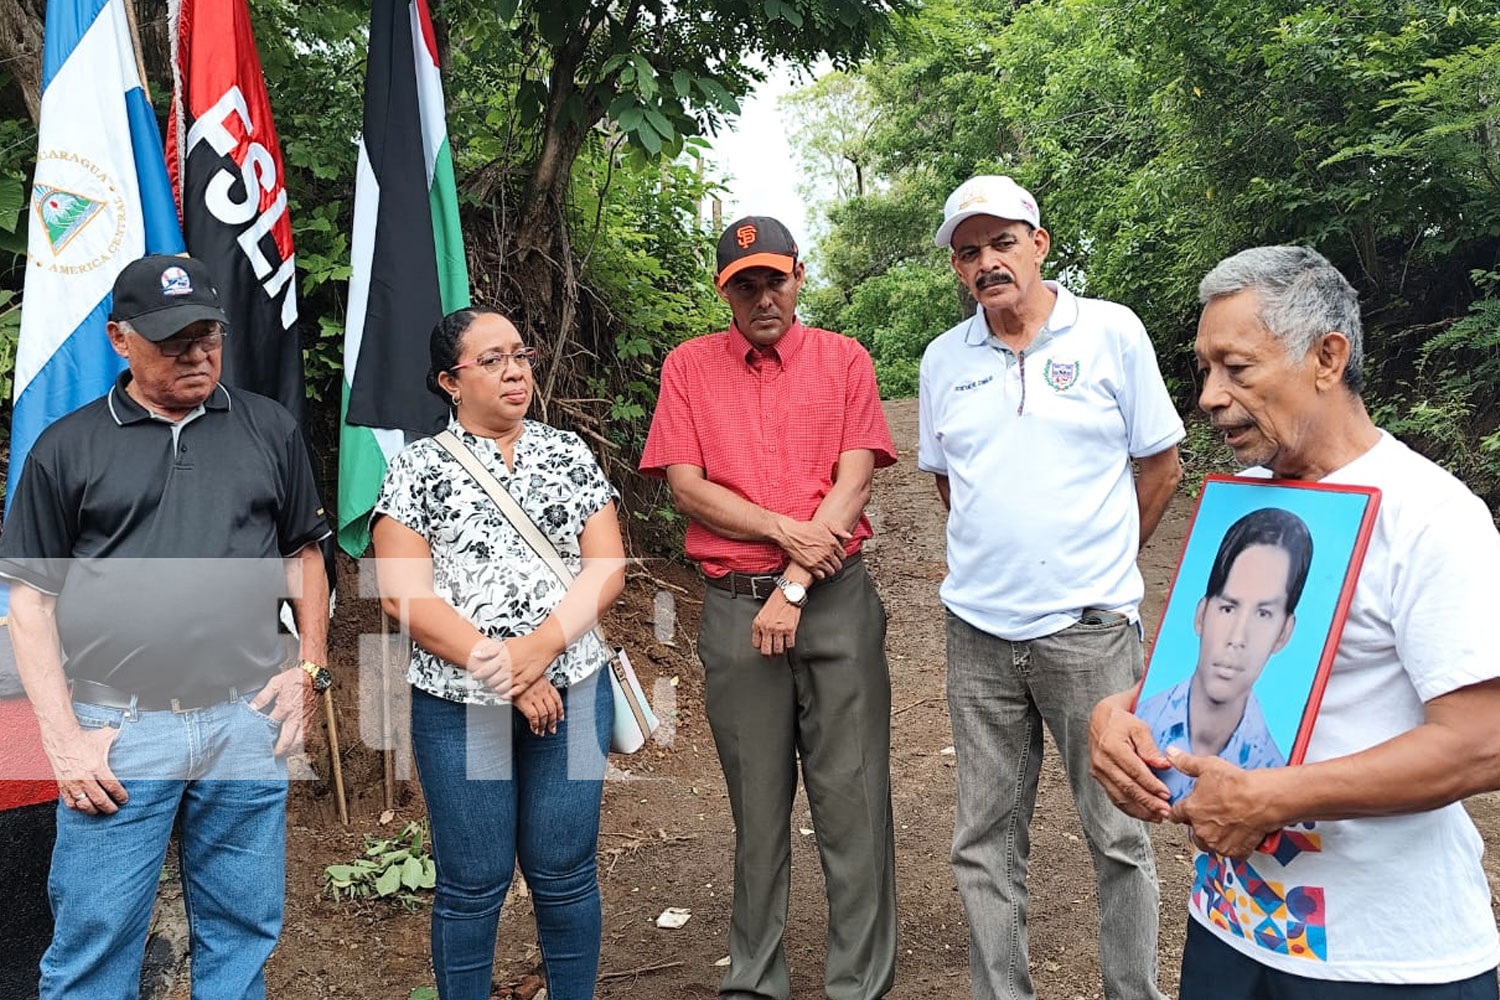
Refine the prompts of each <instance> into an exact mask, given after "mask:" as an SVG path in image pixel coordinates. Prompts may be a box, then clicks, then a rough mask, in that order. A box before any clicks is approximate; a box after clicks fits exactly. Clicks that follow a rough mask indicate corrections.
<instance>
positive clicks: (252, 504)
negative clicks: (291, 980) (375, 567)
mask: <svg viewBox="0 0 1500 1000" xmlns="http://www.w3.org/2000/svg"><path fill="white" fill-rule="evenodd" d="M225 326H226V318H225V316H224V313H223V311H222V309H221V308H220V305H219V299H218V294H217V292H216V291H215V289H214V285H213V281H212V279H211V277H210V275H209V273H208V270H207V268H206V267H205V266H204V265H203V264H202V263H200V262H199V261H196V260H193V259H191V258H187V257H169V256H153V257H147V258H145V259H143V260H139V261H135V262H134V263H132V264H130V265H129V266H127V267H126V268H125V269H124V270H123V271H122V272H121V273H120V276H119V278H118V279H117V280H116V282H115V287H114V298H113V309H112V311H111V313H110V321H109V324H108V332H109V341H110V345H111V346H112V347H113V348H114V350H115V351H116V353H118V354H119V355H120V356H121V357H123V358H124V359H125V360H126V363H127V365H128V370H127V371H125V372H123V373H122V374H121V375H120V378H119V380H118V381H117V382H116V383H115V385H114V387H113V388H111V389H110V391H109V393H108V394H106V395H105V396H103V397H102V398H100V399H98V400H96V401H94V402H93V403H90V404H88V405H86V406H84V407H81V408H80V409H78V410H76V411H74V412H73V413H71V414H69V415H68V416H66V417H64V418H62V419H61V420H59V421H57V422H56V423H55V424H53V425H52V426H51V427H49V428H48V429H47V430H46V431H45V432H43V434H42V435H41V436H40V437H39V438H38V439H37V442H36V444H35V445H34V446H33V448H32V450H31V453H30V455H29V456H28V457H27V461H26V465H25V467H24V469H23V471H22V474H21V479H20V483H19V486H18V488H17V492H16V496H15V498H14V501H13V504H12V507H11V511H10V516H9V518H8V520H7V521H6V523H5V531H4V534H3V537H0V577H5V578H7V579H9V580H10V581H11V626H10V627H11V634H12V637H13V641H14V644H15V649H16V660H17V665H18V668H19V671H20V674H21V679H22V682H23V684H24V685H25V687H26V692H27V694H28V696H29V697H30V698H31V701H32V705H33V707H34V709H35V712H36V716H37V720H38V722H39V724H40V729H41V734H42V743H43V747H44V749H45V750H46V753H47V757H48V759H49V761H50V762H51V765H52V769H53V772H54V774H55V776H56V778H57V783H58V787H59V791H60V793H61V801H60V802H59V805H58V813H57V845H56V848H55V849H54V852H53V857H52V870H51V876H50V880H49V892H50V896H51V900H52V909H53V915H54V918H55V924H56V930H55V932H54V935H53V939H52V944H51V947H50V948H49V949H48V950H47V953H46V955H45V956H44V957H43V959H42V968H41V996H42V997H43V998H44V1000H46V998H62V997H66V998H68V1000H79V998H86V1000H92V998H105V997H109V998H117V997H120V998H123V997H127V996H134V995H135V992H136V985H137V983H138V980H139V977H140V967H141V960H142V956H143V953H144V946H145V940H146V932H147V929H148V927H149V924H150V917H151V908H152V902H153V900H154V898H155V895H156V885H157V880H158V873H159V872H160V870H161V865H162V861H163V858H164V856H165V854H166V849H167V841H168V839H169V838H170V836H171V834H172V831H173V828H174V826H176V827H177V828H178V830H179V845H180V851H181V862H182V873H183V893H184V897H185V902H186V904H187V912H188V919H189V924H190V933H191V949H192V956H193V979H194V987H193V995H194V996H204V997H215V998H225V1000H232V998H233V1000H238V998H246V1000H250V998H261V997H264V996H265V982H264V976H263V971H262V970H263V966H264V964H265V960H266V958H267V957H268V956H269V955H270V953H271V949H272V948H273V947H274V946H275V943H276V940H277V937H278V936H279V934H280V930H281V913H282V899H283V896H284V877H283V870H284V858H285V822H286V766H285V763H284V760H283V758H284V756H285V754H286V753H287V752H288V751H290V750H291V749H293V748H294V747H295V746H296V745H297V744H298V743H300V740H301V735H302V730H303V726H304V719H305V718H306V712H307V710H308V708H309V707H310V705H311V703H312V700H311V699H310V698H307V697H306V694H307V692H308V691H310V690H311V689H313V688H315V687H318V686H326V684H327V681H328V679H329V678H328V673H327V670H326V669H325V668H324V667H323V666H321V664H322V663H323V662H324V661H325V659H326V641H327V639H326V637H327V625H328V623H327V609H328V597H327V584H326V579H325V577H324V575H323V571H322V562H321V555H320V553H319V549H318V542H319V541H320V540H321V539H322V538H324V537H326V536H327V535H328V527H327V523H326V518H325V516H324V513H323V508H322V506H321V505H320V504H319V502H318V498H317V493H316V491H315V489H314V486H313V478H312V468H311V464H310V463H309V461H308V456H307V451H306V448H305V445H304V444H303V439H302V434H301V431H300V430H299V429H298V427H297V424H296V422H295V421H294V420H293V419H292V417H291V416H290V414H288V413H287V412H286V410H284V409H283V408H282V407H281V406H280V405H279V404H277V403H275V402H273V401H271V400H269V399H265V398H264V397H261V396H257V395H255V394H253V393H248V392H242V391H239V390H235V391H233V392H231V391H230V390H229V389H227V388H226V387H225V386H223V385H222V384H220V382H219V373H220V358H221V349H222V346H223V341H224V337H225V336H226V330H225ZM296 577H300V585H299V584H298V581H297V579H296ZM289 591H290V592H295V595H296V596H294V600H293V606H294V609H295V612H296V615H297V621H298V625H299V631H300V637H301V651H300V652H301V658H302V663H301V664H300V665H298V666H291V667H288V665H287V664H288V663H295V662H296V654H295V653H294V651H293V650H292V649H291V647H290V644H289V643H288V641H287V638H286V637H285V636H279V635H278V634H277V629H276V607H277V600H278V597H279V596H281V595H284V594H287V593H288V592H289ZM104 859H107V863H101V862H102V861H103V860H104Z"/></svg>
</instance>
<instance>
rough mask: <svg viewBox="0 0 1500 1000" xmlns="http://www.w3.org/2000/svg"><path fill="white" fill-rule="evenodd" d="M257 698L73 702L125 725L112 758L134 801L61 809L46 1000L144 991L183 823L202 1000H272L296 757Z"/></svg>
mask: <svg viewBox="0 0 1500 1000" xmlns="http://www.w3.org/2000/svg"><path fill="white" fill-rule="evenodd" d="M250 698H251V695H248V694H247V695H244V696H241V697H239V698H236V699H234V700H231V701H226V702H221V703H219V704H217V705H210V706H208V707H207V708H200V709H195V710H193V711H189V712H182V713H175V712H137V711H126V710H120V709H111V708H103V707H100V706H97V705H87V704H82V703H75V704H74V706H73V710H74V714H75V715H77V717H78V723H79V725H80V726H82V727H83V728H84V729H102V728H105V727H112V728H115V729H118V730H119V736H118V737H116V739H115V742H114V744H113V745H112V746H111V747H110V751H109V765H110V769H111V770H113V771H114V772H115V775H116V776H117V777H118V778H119V779H120V781H121V783H122V784H123V785H124V786H125V790H126V792H127V794H128V795H129V800H128V801H127V802H126V803H125V804H124V805H122V806H120V808H119V811H118V812H116V813H113V814H112V815H108V816H106V815H102V814H96V815H88V814H85V813H81V812H77V811H75V810H73V809H68V808H66V807H64V806H62V805H61V804H59V806H58V809H57V843H56V846H55V847H54V848H53V852H52V871H51V875H50V876H49V878H48V883H47V891H48V896H49V898H50V899H51V902H52V915H53V918H54V921H55V925H56V926H55V930H54V932H53V936H52V944H51V946H50V947H49V948H48V949H47V953H46V954H45V955H44V956H43V957H42V970H41V971H42V976H41V997H42V1000H126V998H129V1000H135V997H136V995H137V993H138V992H139V986H140V976H141V961H142V958H143V957H144V954H145V947H146V932H147V931H148V929H149V927H150V921H151V907H152V903H153V902H154V901H155V899H156V887H157V883H158V881H159V877H160V874H161V866H162V862H163V860H164V859H165V857H166V853H167V841H168V840H169V839H170V838H171V835H172V830H173V827H174V825H176V826H177V828H178V847H179V852H180V855H181V862H182V894H183V902H184V903H185V905H186V908H187V915H188V927H189V934H190V943H189V946H190V948H191V953H192V959H193V992H192V995H193V1000H263V998H264V997H265V995H266V985H265V977H264V966H265V963H266V959H267V958H268V957H269V956H270V954H271V949H272V948H274V947H275V946H276V939H277V937H278V936H279V935H280V933H281V909H282V901H283V897H284V895H285V888H286V876H285V861H286V765H285V763H284V762H283V761H281V760H278V759H277V758H276V757H275V756H274V754H273V752H272V747H273V745H274V743H275V740H276V735H277V732H278V729H279V726H278V724H277V723H275V722H273V721H272V720H271V719H270V718H269V717H268V716H266V715H263V714H262V713H259V712H256V711H253V710H252V709H251V708H250V705H249V702H250Z"/></svg>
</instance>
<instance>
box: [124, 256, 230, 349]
mask: <svg viewBox="0 0 1500 1000" xmlns="http://www.w3.org/2000/svg"><path fill="white" fill-rule="evenodd" d="M109 318H110V319H112V320H114V321H116V322H121V321H124V322H127V323H129V324H130V325H131V327H132V328H133V329H134V330H135V332H136V333H139V334H140V335H141V336H142V337H145V338H146V339H147V340H149V341H152V342H153V343H158V342H160V341H163V340H166V339H167V338H168V337H172V336H175V335H176V334H178V333H181V332H182V330H183V329H184V328H185V327H187V326H189V325H191V324H193V323H196V322H198V321H199V320H204V319H212V320H217V321H219V322H220V323H222V324H224V325H225V326H226V327H227V326H228V325H229V317H228V316H226V315H224V310H223V308H222V307H221V306H220V305H219V292H218V290H217V289H216V288H214V282H213V278H212V277H211V276H210V275H209V273H208V265H207V264H204V263H203V262H202V261H201V260H194V259H193V258H191V257H177V256H173V255H171V254H153V255H152V256H150V257H142V258H141V259H140V260H136V261H131V262H130V263H129V264H126V265H125V270H123V271H121V272H120V276H119V277H118V278H116V279H115V290H114V303H113V305H112V306H111V307H110V310H109Z"/></svg>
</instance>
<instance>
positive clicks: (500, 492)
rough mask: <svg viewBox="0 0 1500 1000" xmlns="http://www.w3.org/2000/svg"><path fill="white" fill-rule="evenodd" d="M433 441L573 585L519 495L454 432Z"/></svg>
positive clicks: (601, 637) (564, 565) (566, 584)
mask: <svg viewBox="0 0 1500 1000" xmlns="http://www.w3.org/2000/svg"><path fill="white" fill-rule="evenodd" d="M433 440H434V441H436V442H437V443H438V444H440V445H442V446H443V450H445V451H446V452H448V454H450V455H452V456H453V457H454V458H455V459H457V460H458V464H459V465H462V466H463V467H464V471H466V472H468V474H469V475H470V476H472V477H473V478H474V481H475V482H476V483H478V484H479V488H480V489H482V490H484V492H485V493H487V494H488V495H489V498H490V499H491V500H492V501H494V504H495V506H496V507H499V508H500V513H501V514H503V515H504V516H505V519H506V520H507V521H509V522H510V523H511V526H512V527H513V528H515V529H516V531H517V532H519V533H520V535H521V540H522V541H524V542H525V543H526V544H527V545H529V546H531V550H532V551H533V552H535V553H536V554H537V555H538V556H540V557H541V559H542V561H543V562H545V563H546V564H547V566H548V567H549V568H550V569H551V570H552V572H553V573H556V574H557V578H558V579H559V580H561V581H562V582H563V586H564V587H571V586H572V585H573V579H574V578H573V571H572V570H570V569H568V564H567V563H565V562H563V557H562V556H561V555H559V554H558V552H557V546H555V545H553V544H552V540H551V539H550V538H548V537H547V536H546V535H545V534H543V533H542V529H541V528H538V527H537V526H536V522H535V521H533V520H532V519H531V517H530V515H528V514H527V513H526V511H525V510H523V509H522V508H521V505H520V504H519V503H517V502H516V498H515V497H513V496H511V495H510V491H509V490H507V489H506V488H505V486H504V485H503V484H502V483H501V482H500V480H498V479H496V478H495V474H494V473H493V472H491V471H490V470H489V469H486V468H485V467H484V463H483V462H481V461H480V460H479V456H477V455H475V454H474V452H473V451H471V450H470V449H469V446H468V445H466V444H464V443H463V441H461V440H460V439H459V437H458V435H457V434H454V433H453V432H452V431H446V430H445V431H443V432H442V433H441V434H437V435H434V436H433ZM593 631H594V636H595V637H596V638H597V639H598V640H599V644H600V645H601V646H603V647H604V648H605V650H608V649H609V645H608V644H607V643H606V642H605V641H604V633H602V632H600V631H599V628H598V626H595V627H594V630H593Z"/></svg>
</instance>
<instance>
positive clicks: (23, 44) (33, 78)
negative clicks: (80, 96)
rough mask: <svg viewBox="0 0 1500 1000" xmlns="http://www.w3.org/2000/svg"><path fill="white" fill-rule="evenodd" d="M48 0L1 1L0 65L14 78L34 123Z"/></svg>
mask: <svg viewBox="0 0 1500 1000" xmlns="http://www.w3.org/2000/svg"><path fill="white" fill-rule="evenodd" d="M46 10H47V0H0V64H3V65H4V66H5V67H6V69H8V70H9V71H10V74H11V76H12V77H14V78H15V81H16V85H17V87H19V89H20V92H21V103H22V105H23V106H24V107H25V109H26V114H27V116H28V117H30V119H31V123H32V124H33V125H35V124H36V122H37V116H38V115H39V114H40V113H41V109H42V26H43V24H45V23H46Z"/></svg>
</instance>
